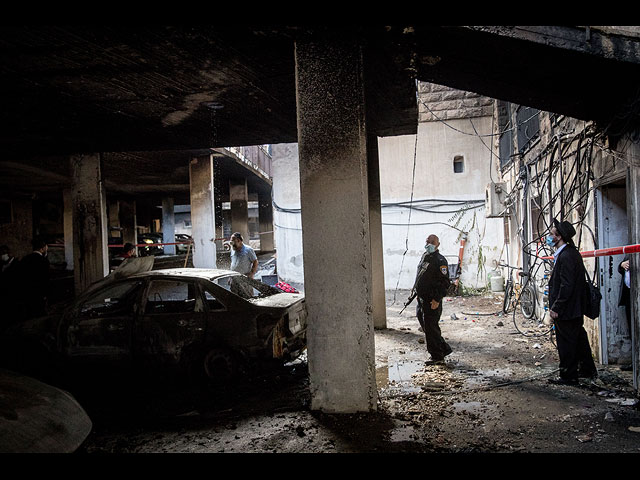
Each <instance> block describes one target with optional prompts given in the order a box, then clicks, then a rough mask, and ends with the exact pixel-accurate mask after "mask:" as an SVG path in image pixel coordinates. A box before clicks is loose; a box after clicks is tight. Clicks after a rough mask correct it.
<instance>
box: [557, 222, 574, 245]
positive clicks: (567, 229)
mask: <svg viewBox="0 0 640 480" xmlns="http://www.w3.org/2000/svg"><path fill="white" fill-rule="evenodd" d="M553 226H554V227H556V230H557V231H558V233H559V234H560V236H561V237H562V239H563V240H564V241H565V242H569V241H570V240H571V238H572V237H573V236H574V235H575V234H576V229H575V228H573V225H571V224H570V223H569V222H567V221H566V220H564V221H562V222H558V220H557V219H555V218H554V219H553Z"/></svg>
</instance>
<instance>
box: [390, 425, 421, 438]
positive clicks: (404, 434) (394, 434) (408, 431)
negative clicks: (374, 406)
mask: <svg viewBox="0 0 640 480" xmlns="http://www.w3.org/2000/svg"><path fill="white" fill-rule="evenodd" d="M396 425H397V426H396V428H394V429H393V430H392V431H391V436H390V438H389V441H391V442H413V441H415V438H414V437H415V435H416V430H415V428H413V427H412V426H410V425H404V424H400V423H398V422H396Z"/></svg>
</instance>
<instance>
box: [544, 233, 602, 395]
mask: <svg viewBox="0 0 640 480" xmlns="http://www.w3.org/2000/svg"><path fill="white" fill-rule="evenodd" d="M550 233H551V235H549V236H548V237H547V243H549V244H551V245H553V246H554V247H555V248H556V252H555V254H554V259H555V264H554V267H553V271H552V272H551V277H550V279H549V306H550V307H549V311H550V315H551V318H552V319H553V321H554V324H555V327H556V341H557V344H558V355H559V357H560V378H559V379H557V380H555V379H554V380H551V382H552V383H560V384H571V385H576V384H578V378H595V377H596V376H597V369H596V366H595V363H594V361H593V356H592V354H591V346H590V345H589V339H588V337H587V332H586V331H585V329H584V326H583V324H584V318H583V314H584V306H585V302H586V281H585V268H584V262H583V261H582V256H581V255H580V252H578V250H577V249H576V247H575V245H574V244H573V241H572V240H571V239H572V237H573V236H574V235H575V234H576V231H575V229H574V228H573V225H571V224H570V223H569V222H567V221H563V222H558V221H557V220H554V221H553V227H551V232H550Z"/></svg>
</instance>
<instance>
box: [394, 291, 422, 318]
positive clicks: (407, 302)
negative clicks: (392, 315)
mask: <svg viewBox="0 0 640 480" xmlns="http://www.w3.org/2000/svg"><path fill="white" fill-rule="evenodd" d="M417 295H418V293H417V292H416V289H415V287H414V288H412V289H411V294H410V295H409V298H408V299H407V301H406V302H404V307H402V310H400V313H399V314H398V315H402V312H404V309H405V308H407V307H408V306H409V304H410V303H411V302H413V299H414V298H416V296H417Z"/></svg>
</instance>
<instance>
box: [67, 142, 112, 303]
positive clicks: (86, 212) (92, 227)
mask: <svg viewBox="0 0 640 480" xmlns="http://www.w3.org/2000/svg"><path fill="white" fill-rule="evenodd" d="M101 163H102V162H101V157H100V154H88V155H74V156H72V157H71V172H72V181H73V188H72V193H71V198H72V203H73V265H74V279H75V290H76V294H78V293H81V292H82V291H84V290H85V289H86V288H87V287H88V286H89V285H91V284H92V283H93V282H96V281H98V280H100V279H102V278H103V277H104V276H105V275H107V274H108V273H109V253H108V250H107V208H106V194H105V190H104V184H103V182H102V171H101V168H102V167H101Z"/></svg>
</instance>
